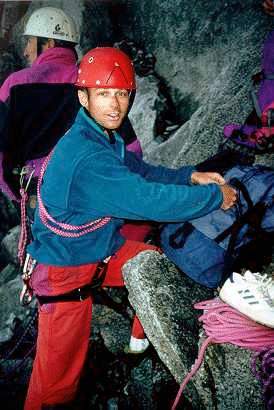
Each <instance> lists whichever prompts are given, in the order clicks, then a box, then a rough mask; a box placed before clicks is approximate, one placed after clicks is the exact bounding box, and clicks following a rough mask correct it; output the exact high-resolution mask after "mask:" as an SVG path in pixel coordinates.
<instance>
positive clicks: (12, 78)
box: [0, 7, 142, 200]
mask: <svg viewBox="0 0 274 410" xmlns="http://www.w3.org/2000/svg"><path fill="white" fill-rule="evenodd" d="M23 37H24V38H25V39H27V43H26V47H25V50H24V57H25V58H26V60H27V61H28V64H29V67H28V68H24V69H22V70H19V71H17V72H14V73H12V74H10V75H9V76H8V78H7V79H6V80H5V81H4V83H3V84H2V86H1V87H0V105H1V114H2V112H6V106H5V104H4V103H8V104H10V106H11V109H13V111H14V105H15V104H14V101H15V103H16V102H18V101H19V100H20V104H22V102H23V104H22V105H21V107H22V106H23V108H22V109H21V111H22V115H21V114H20V112H19V110H18V107H16V111H17V112H16V113H14V112H11V115H10V117H8V118H11V121H10V122H11V125H10V127H7V128H6V129H7V130H8V131H7V132H6V133H4V132H1V133H0V147H1V152H0V190H2V191H3V192H4V193H5V194H6V195H7V196H8V197H9V198H10V199H12V200H18V198H19V187H18V185H19V177H17V176H16V175H19V174H20V172H21V170H22V168H23V166H24V165H27V166H28V168H29V169H34V177H38V175H39V172H40V169H41V164H42V162H43V157H44V156H45V152H47V148H48V147H45V146H44V145H45V144H48V141H49V135H50V138H51V140H52V145H54V144H55V143H56V140H57V139H58V138H59V135H58V131H59V129H60V128H61V129H62V131H63V132H62V133H61V135H62V134H63V133H64V132H65V131H66V129H67V128H69V126H70V121H71V119H74V117H75V110H76V109H77V110H78V109H79V106H77V107H75V104H74V99H73V98H74V95H73V90H72V91H71V92H70V93H68V90H70V88H69V87H68V86H69V85H71V88H72V89H73V88H74V87H73V84H74V83H75V81H76V77H77V58H78V57H77V53H76V50H75V47H76V45H77V43H78V42H79V34H78V32H77V28H76V25H75V23H74V21H73V20H72V18H71V17H70V16H69V15H67V14H66V13H65V12H64V11H63V10H62V9H59V8H56V7H42V8H39V9H36V10H35V11H34V12H33V13H32V14H31V15H30V17H29V18H28V20H27V22H26V25H25V28H24V32H23ZM41 84H42V85H43V84H44V87H43V86H41ZM49 84H50V86H49ZM53 85H55V87H54V86H53ZM62 85H63V87H64V89H65V91H64V92H62V91H60V90H61V88H62V87H61V86H62ZM20 86H21V88H20ZM47 86H48V87H47ZM66 86H67V87H66ZM18 87H19V88H18ZM13 90H14V91H13ZM71 94H72V96H71ZM12 96H14V100H13V101H11V99H12ZM65 96H66V97H65ZM70 96H71V97H70ZM65 98H66V100H64V101H63V99H65ZM68 98H71V100H72V103H71V106H72V108H71V109H68V108H67V107H68V106H69V104H70V103H69V101H68ZM50 99H51V101H52V103H50V101H49V100H50ZM60 99H62V103H64V104H66V105H65V106H64V107H63V108H61V106H60V109H59V111H61V114H60V115H59V111H58V110H57V109H56V107H55V104H56V103H55V101H56V100H58V101H59V100H60ZM44 100H45V102H44ZM75 100H76V101H78V99H77V95H76V96H75ZM24 101H25V103H24ZM44 105H45V106H46V107H44ZM2 107H3V108H2ZM29 107H31V109H29ZM40 112H41V113H42V114H43V115H42V117H41V118H42V121H41V120H40V121H39V113H40ZM14 117H15V118H14ZM22 117H23V118H22ZM58 121H59V122H62V123H63V124H62V127H63V128H62V127H61V126H60V125H59V124H58ZM2 122H3V121H2V119H1V124H2ZM17 122H18V123H19V124H18V123H17ZM55 124H56V125H55ZM122 126H123V129H122V130H121V135H122V136H125V139H126V144H127V149H129V150H132V151H134V152H136V153H138V154H139V155H140V156H141V155H142V150H141V146H140V142H139V141H138V139H137V137H136V134H135V132H134V130H133V128H132V126H131V124H130V122H129V120H128V118H127V117H126V118H125V121H124V123H123V125H122ZM55 133H56V135H55ZM61 135H60V136H61ZM37 150H40V151H39V152H38V154H40V153H41V155H38V154H37ZM3 156H4V159H3ZM15 179H16V181H15V182H14V180H15ZM34 190H35V188H34Z"/></svg>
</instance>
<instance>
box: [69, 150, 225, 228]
mask: <svg viewBox="0 0 274 410" xmlns="http://www.w3.org/2000/svg"><path fill="white" fill-rule="evenodd" d="M94 164H96V166H94ZM74 179H75V184H78V186H79V182H78V181H81V187H82V188H81V195H80V194H79V190H76V191H75V193H74V191H73V190H72V191H71V196H70V205H69V206H70V207H71V208H73V209H79V210H85V211H86V212H89V211H90V212H91V213H92V214H94V212H96V214H97V215H98V216H99V217H100V216H106V215H108V216H112V217H117V218H124V219H133V220H154V221H160V222H162V221H165V222H179V221H185V220H189V219H192V218H195V217H199V216H202V215H205V214H207V213H209V212H211V211H213V210H215V209H217V208H219V207H220V206H221V205H222V203H223V195H222V192H221V190H220V187H219V186H218V185H217V184H209V185H193V186H188V185H181V184H180V185H179V184H178V185H176V184H171V183H169V184H163V183H162V182H152V181H148V180H147V179H146V178H144V177H142V176H141V175H140V174H138V173H135V172H131V171H130V170H129V169H128V167H127V166H125V165H124V164H123V163H122V161H117V157H115V156H113V155H111V154H107V155H100V154H99V153H98V154H97V155H96V154H95V155H89V156H88V157H86V158H85V160H84V161H82V162H81V167H79V169H78V170H77V172H76V173H75V176H74Z"/></svg>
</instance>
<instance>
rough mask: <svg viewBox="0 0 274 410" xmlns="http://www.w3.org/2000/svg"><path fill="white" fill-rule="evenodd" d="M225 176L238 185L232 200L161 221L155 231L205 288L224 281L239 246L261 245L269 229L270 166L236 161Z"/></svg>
mask: <svg viewBox="0 0 274 410" xmlns="http://www.w3.org/2000/svg"><path fill="white" fill-rule="evenodd" d="M224 177H225V179H226V181H227V182H228V183H229V184H230V185H232V186H234V187H235V188H236V189H237V191H238V196H239V199H238V202H237V205H235V206H234V207H232V208H231V209H229V210H227V211H223V210H222V209H218V210H215V211H213V212H211V213H209V214H208V215H205V216H203V217H200V218H196V219H194V220H191V221H189V222H184V223H168V224H165V225H164V226H163V227H162V230H161V235H160V240H161V246H162V249H163V251H164V253H165V254H166V255H167V257H168V258H169V259H170V260H171V261H173V262H174V263H175V264H176V265H177V267H178V268H179V269H180V270H182V271H183V272H184V273H185V274H186V275H188V276H189V277H190V278H192V279H193V280H194V281H196V282H197V283H199V284H201V285H204V286H206V287H209V288H217V287H218V286H219V285H221V284H222V283H223V282H224V281H225V279H226V278H227V277H228V275H229V274H230V273H231V272H232V271H233V266H234V264H235V262H236V261H237V258H238V257H239V255H240V253H241V249H242V248H244V247H245V246H246V245H249V243H250V242H251V241H253V240H257V241H261V244H262V245H263V247H265V246H266V243H267V242H264V241H265V238H266V237H268V236H270V235H271V234H272V233H273V232H274V170H273V169H271V168H268V167H264V166H261V165H257V166H235V167H233V168H231V169H230V170H229V171H228V172H226V173H225V175H224ZM271 238H272V235H271Z"/></svg>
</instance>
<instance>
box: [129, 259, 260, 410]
mask: <svg viewBox="0 0 274 410" xmlns="http://www.w3.org/2000/svg"><path fill="white" fill-rule="evenodd" d="M123 273H124V278H125V283H126V286H127V289H128V291H129V300H130V303H131V304H132V306H133V308H134V309H135V310H136V312H137V314H138V316H139V318H140V320H141V322H142V324H143V326H144V329H145V332H146V335H147V337H148V338H149V340H150V341H151V343H152V344H153V346H154V347H155V349H156V351H157V353H158V355H159V357H160V359H161V360H162V361H163V363H164V364H165V365H166V366H167V367H168V369H169V370H170V372H171V374H172V375H173V376H174V377H175V379H176V380H177V382H178V383H181V382H182V380H183V379H184V377H185V376H186V374H187V373H188V372H189V371H190V369H191V367H192V365H193V363H194V360H195V358H196V357H197V355H198V349H199V346H200V345H201V342H202V340H204V335H203V334H202V333H201V329H200V326H199V324H198V320H197V319H198V316H199V315H200V314H201V313H202V312H198V311H197V310H195V309H194V308H193V305H194V303H196V302H198V301H202V300H206V299H211V298H212V296H213V292H212V290H209V289H206V288H205V287H202V286H200V285H198V284H196V283H194V282H193V281H192V280H191V279H189V278H188V277H187V276H185V275H184V274H183V273H182V272H180V271H179V270H178V269H177V268H176V267H175V266H174V265H173V264H172V263H171V262H170V261H169V260H168V259H167V258H166V256H165V255H159V254H158V253H157V252H153V251H145V252H142V253H140V254H139V255H138V256H136V257H135V258H133V259H131V260H130V261H129V262H128V263H127V264H126V265H125V266H124V268H123ZM250 357H251V353H250V351H248V350H245V349H240V348H238V347H236V346H234V345H212V346H209V347H208V349H207V352H206V356H205V359H204V363H203V365H202V367H201V369H200V370H199V372H198V374H197V375H196V376H195V377H194V378H193V379H192V380H191V381H190V382H189V384H188V385H187V388H186V390H185V393H184V394H185V396H186V397H187V399H188V400H189V401H190V402H191V403H192V406H193V408H195V409H216V408H217V409H218V410H219V409H223V410H227V409H239V410H245V409H246V410H248V409H255V408H256V409H263V403H262V399H261V391H260V387H259V384H258V382H257V380H256V379H255V378H254V377H253V376H252V374H251V371H250Z"/></svg>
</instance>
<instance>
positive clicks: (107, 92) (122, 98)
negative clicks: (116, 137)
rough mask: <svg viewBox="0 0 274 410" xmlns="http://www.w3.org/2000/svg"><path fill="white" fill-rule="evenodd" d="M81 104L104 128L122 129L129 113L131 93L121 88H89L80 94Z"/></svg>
mask: <svg viewBox="0 0 274 410" xmlns="http://www.w3.org/2000/svg"><path fill="white" fill-rule="evenodd" d="M78 95H79V100H80V103H81V104H82V105H83V106H84V107H85V108H86V109H87V110H88V111H89V113H90V115H91V116H92V117H93V118H94V119H95V120H96V121H97V122H98V123H99V124H100V125H102V126H103V127H104V128H107V129H110V130H115V129H117V128H119V127H120V125H121V123H122V121H123V119H124V118H125V116H126V114H127V111H128V104H129V92H128V91H127V90H125V89H119V88H88V89H86V90H80V91H79V92H78Z"/></svg>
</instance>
